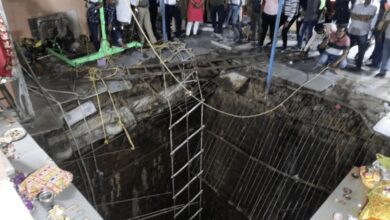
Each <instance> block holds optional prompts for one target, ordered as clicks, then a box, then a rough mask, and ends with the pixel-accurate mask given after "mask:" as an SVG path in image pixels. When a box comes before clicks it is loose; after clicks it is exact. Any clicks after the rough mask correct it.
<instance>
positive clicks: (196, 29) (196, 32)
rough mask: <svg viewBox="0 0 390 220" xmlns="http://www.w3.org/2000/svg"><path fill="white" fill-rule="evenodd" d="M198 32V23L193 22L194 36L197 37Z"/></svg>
mask: <svg viewBox="0 0 390 220" xmlns="http://www.w3.org/2000/svg"><path fill="white" fill-rule="evenodd" d="M198 30H199V21H195V23H194V30H193V31H194V32H193V33H194V35H197V34H198Z"/></svg>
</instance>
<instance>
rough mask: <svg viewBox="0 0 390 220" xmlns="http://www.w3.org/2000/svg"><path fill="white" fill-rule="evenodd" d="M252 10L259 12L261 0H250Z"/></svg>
mask: <svg viewBox="0 0 390 220" xmlns="http://www.w3.org/2000/svg"><path fill="white" fill-rule="evenodd" d="M252 7H253V12H256V13H260V9H261V1H260V0H252Z"/></svg>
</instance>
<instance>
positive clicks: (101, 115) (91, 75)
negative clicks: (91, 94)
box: [88, 68, 108, 144]
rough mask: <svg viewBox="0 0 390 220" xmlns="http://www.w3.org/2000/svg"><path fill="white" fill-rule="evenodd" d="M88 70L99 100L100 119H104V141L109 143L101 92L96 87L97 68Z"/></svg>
mask: <svg viewBox="0 0 390 220" xmlns="http://www.w3.org/2000/svg"><path fill="white" fill-rule="evenodd" d="M88 72H89V80H91V81H92V85H93V88H94V90H95V94H96V101H97V104H98V108H99V115H100V120H101V121H102V128H103V135H104V143H105V144H108V139H107V132H106V126H105V123H104V118H103V114H102V106H101V103H100V98H99V93H98V91H97V88H96V80H97V79H96V69H92V68H91V69H89V71H88Z"/></svg>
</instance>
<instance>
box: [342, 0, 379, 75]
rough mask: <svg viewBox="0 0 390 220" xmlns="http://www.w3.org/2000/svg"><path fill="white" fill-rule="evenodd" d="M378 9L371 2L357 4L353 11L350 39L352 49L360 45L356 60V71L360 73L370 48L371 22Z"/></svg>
mask: <svg viewBox="0 0 390 220" xmlns="http://www.w3.org/2000/svg"><path fill="white" fill-rule="evenodd" d="M376 10H377V8H376V7H375V6H374V5H372V4H371V0H365V1H364V3H360V4H356V5H355V6H354V7H353V9H352V11H351V25H350V26H349V30H348V33H349V37H350V38H351V47H353V46H355V45H358V47H359V52H358V54H357V57H356V59H355V62H356V67H355V69H354V70H355V71H360V70H361V67H362V63H363V59H364V54H365V53H366V50H367V47H368V33H369V32H370V29H371V22H372V19H373V18H374V16H375V14H376Z"/></svg>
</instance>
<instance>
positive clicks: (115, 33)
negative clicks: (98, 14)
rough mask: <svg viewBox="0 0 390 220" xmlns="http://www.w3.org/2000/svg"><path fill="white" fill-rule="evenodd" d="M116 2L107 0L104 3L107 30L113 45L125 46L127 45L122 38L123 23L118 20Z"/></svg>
mask: <svg viewBox="0 0 390 220" xmlns="http://www.w3.org/2000/svg"><path fill="white" fill-rule="evenodd" d="M116 4H117V2H116V1H115V0H107V1H106V4H105V5H104V12H105V18H106V25H107V30H108V33H109V34H110V37H111V46H115V47H124V48H125V47H126V45H125V44H124V43H123V38H122V28H121V26H122V25H121V23H120V22H119V21H118V20H117V12H116V8H117V7H116Z"/></svg>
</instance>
